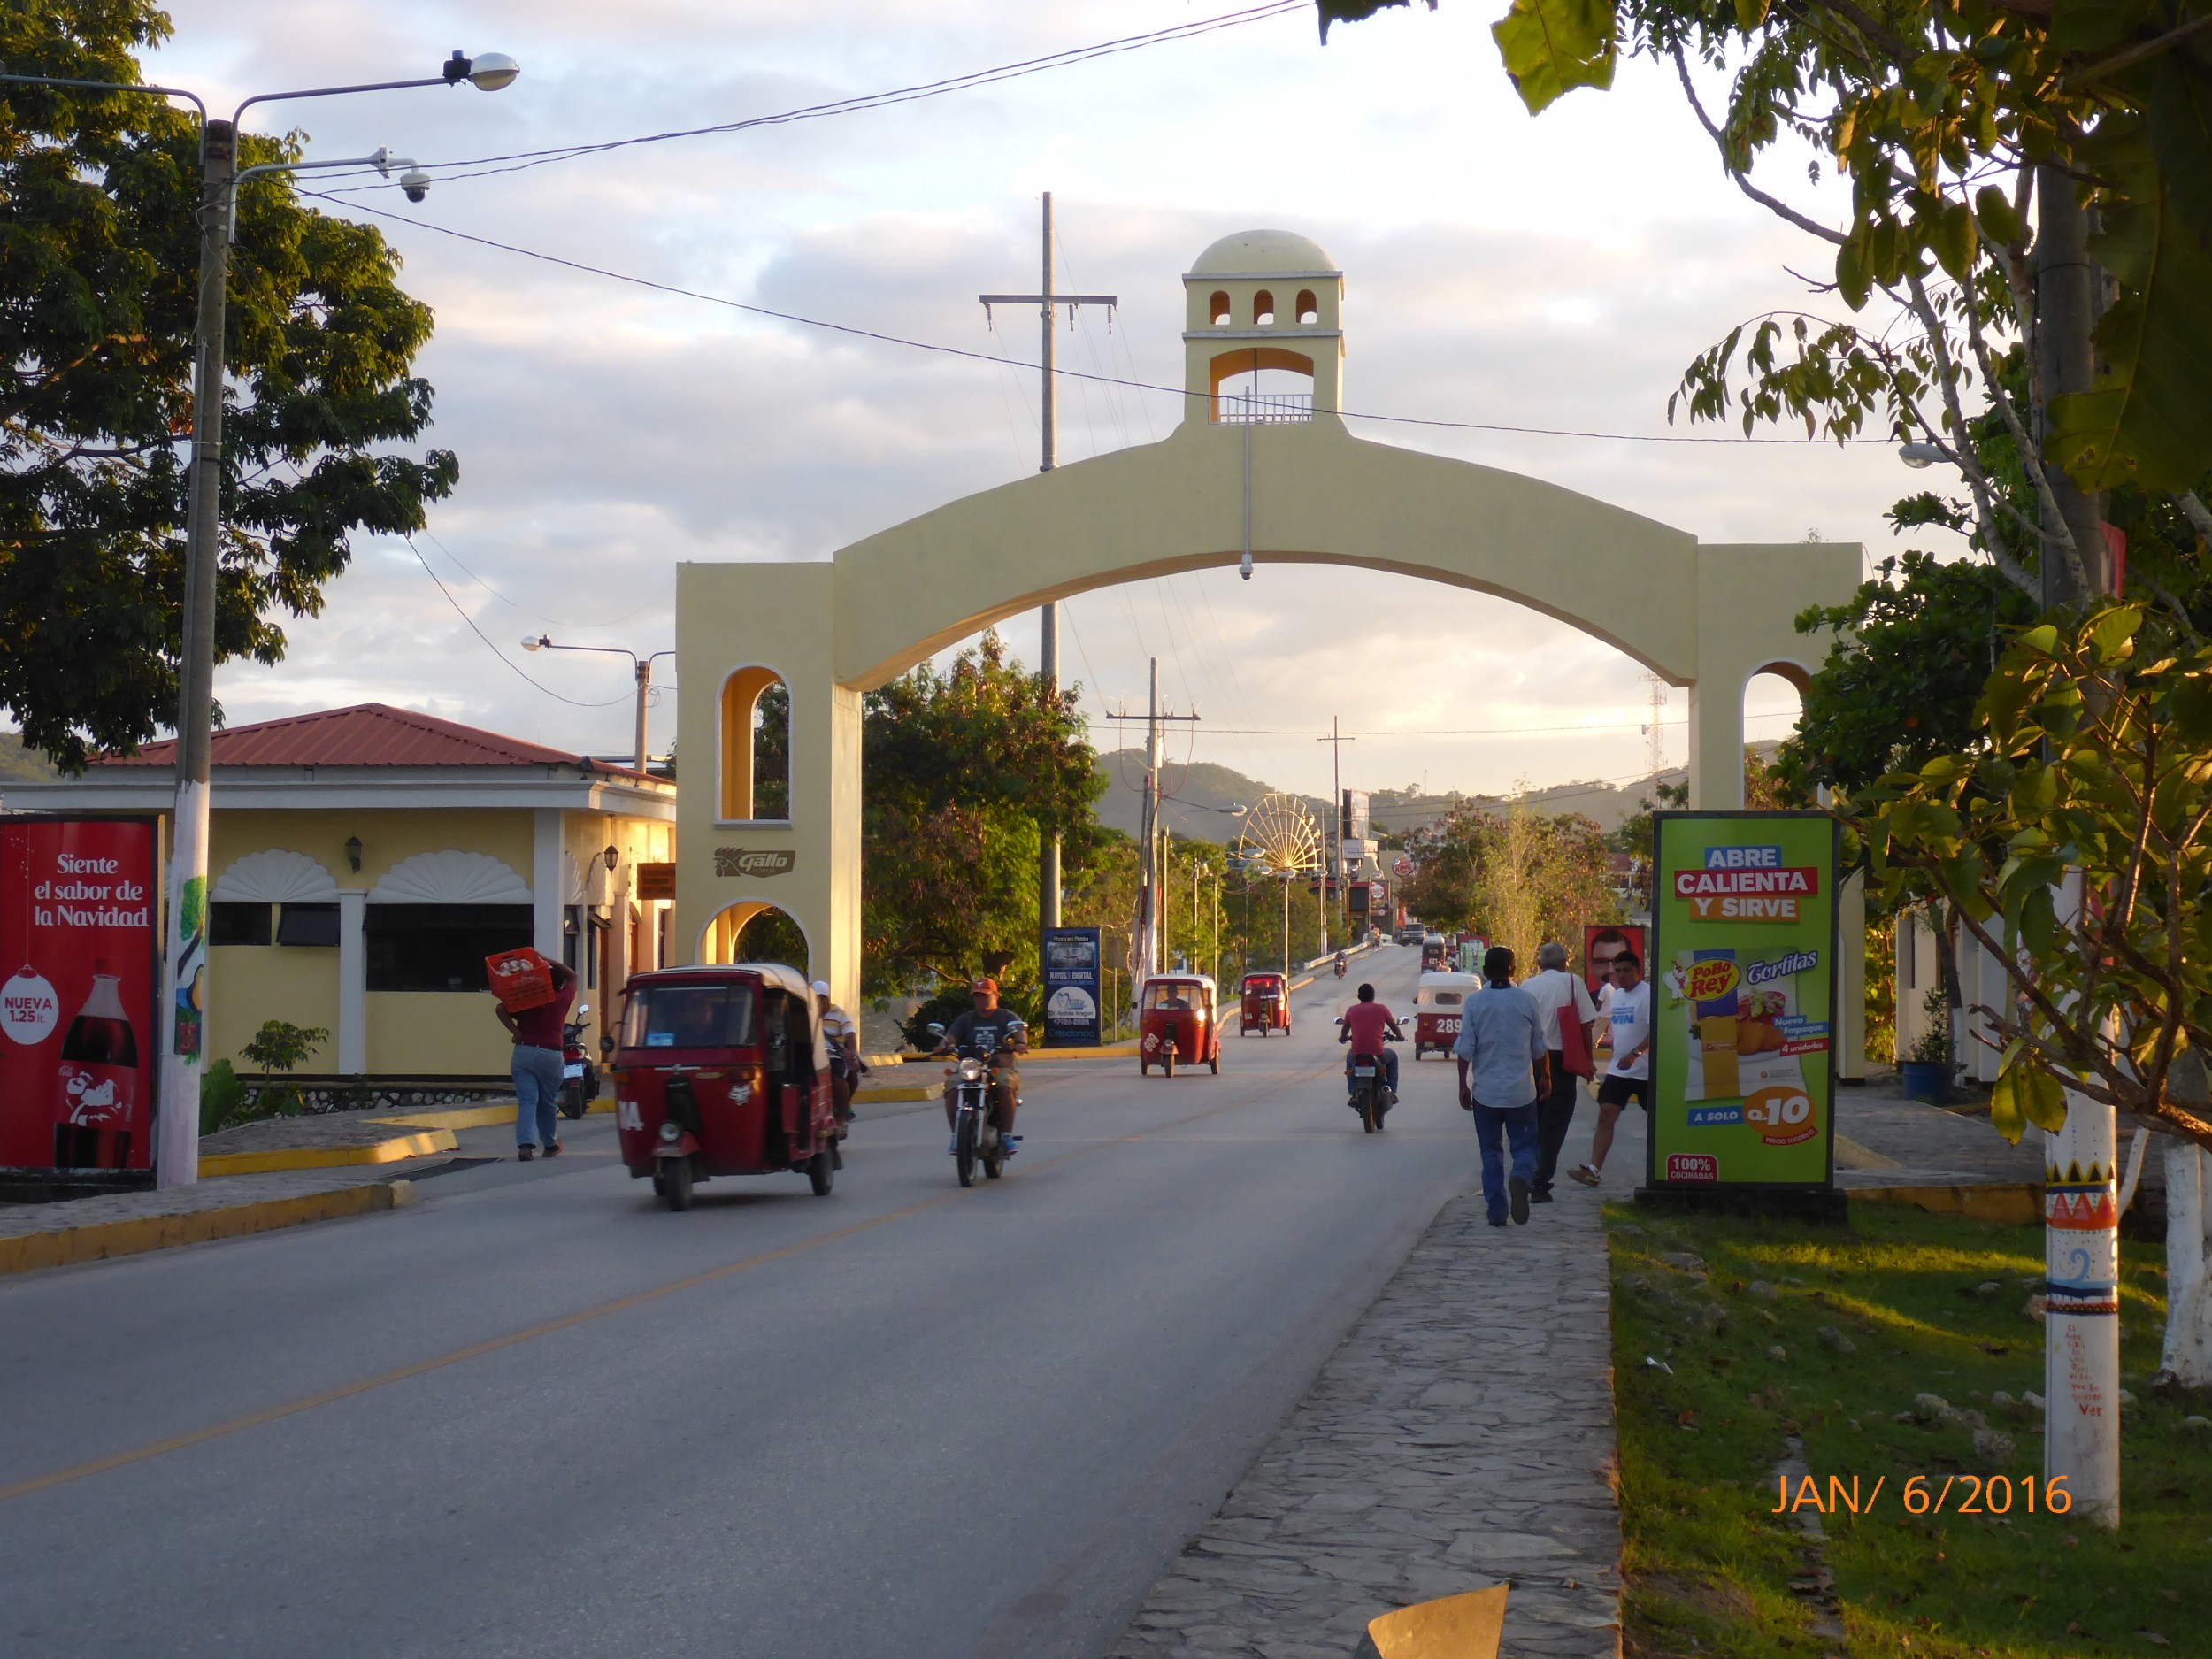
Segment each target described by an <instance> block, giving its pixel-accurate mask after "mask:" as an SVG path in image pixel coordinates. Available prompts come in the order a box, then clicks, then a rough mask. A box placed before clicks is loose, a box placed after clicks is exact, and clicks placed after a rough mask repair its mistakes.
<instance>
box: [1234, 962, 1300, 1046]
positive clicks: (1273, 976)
mask: <svg viewBox="0 0 2212 1659" xmlns="http://www.w3.org/2000/svg"><path fill="white" fill-rule="evenodd" d="M1240 1001H1241V1003H1242V1006H1241V1008H1240V1010H1239V1013H1238V1025H1237V1034H1238V1035H1239V1036H1240V1037H1248V1036H1250V1035H1251V1034H1252V1033H1254V1032H1258V1033H1260V1035H1261V1036H1263V1037H1264V1036H1266V1035H1267V1033H1269V1032H1271V1031H1279V1032H1283V1033H1288V1032H1289V1030H1290V981H1289V979H1286V977H1285V976H1283V975H1282V974H1279V973H1248V974H1246V975H1245V976H1244V984H1243V987H1242V988H1241V998H1240Z"/></svg>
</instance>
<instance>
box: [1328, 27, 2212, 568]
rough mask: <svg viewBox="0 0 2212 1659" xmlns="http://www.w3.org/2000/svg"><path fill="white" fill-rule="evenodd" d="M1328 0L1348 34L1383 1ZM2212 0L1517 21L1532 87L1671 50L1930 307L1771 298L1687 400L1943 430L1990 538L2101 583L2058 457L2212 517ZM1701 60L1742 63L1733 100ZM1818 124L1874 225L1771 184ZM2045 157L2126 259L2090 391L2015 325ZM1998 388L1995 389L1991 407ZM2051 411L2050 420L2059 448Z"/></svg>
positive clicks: (1731, 67)
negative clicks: (2050, 379)
mask: <svg viewBox="0 0 2212 1659" xmlns="http://www.w3.org/2000/svg"><path fill="white" fill-rule="evenodd" d="M1317 6H1318V9H1319V12H1320V15H1321V18H1322V21H1323V26H1324V30H1325V29H1326V26H1327V24H1328V23H1329V22H1331V21H1333V20H1338V19H1344V20H1355V19H1359V18H1362V17H1366V16H1369V15H1371V14H1372V13H1373V12H1376V11H1379V10H1380V9H1382V6H1381V4H1371V3H1370V0H1317ZM2203 24H2204V19H2203V15H2202V8H2201V4H2199V0H2057V4H2055V5H2053V4H2047V3H2044V4H2038V3H2036V0H2006V3H2005V4H1994V3H1993V0H1802V3H1800V0H1790V3H1789V4H1770V3H1769V0H1511V6H1510V10H1509V12H1508V13H1507V15H1506V17H1505V18H1504V19H1502V20H1501V21H1500V22H1499V24H1498V25H1497V26H1496V28H1495V30H1494V34H1495V35H1496V38H1497V41H1498V45H1499V50H1500V52H1501V55H1502V58H1503V60H1504V64H1505V67H1506V69H1507V71H1508V72H1509V73H1510V74H1511V75H1512V77H1513V79H1514V82H1515V85H1516V86H1517V88H1518V89H1519V91H1520V94H1521V96H1522V99H1523V101H1524V102H1525V104H1527V105H1528V107H1529V109H1530V110H1531V111H1541V110H1543V109H1544V108H1546V107H1547V106H1548V105H1549V104H1551V103H1552V102H1554V101H1555V99H1557V98H1559V97H1560V96H1563V95H1564V94H1565V93H1566V92H1568V91H1570V90H1571V89H1573V88H1577V87H1600V88H1602V87H1605V86H1607V85H1609V83H1610V81H1611V78H1612V72H1613V65H1614V62H1615V60H1616V58H1617V55H1618V54H1619V53H1621V52H1623V51H1627V52H1630V53H1633V54H1635V55H1638V56H1642V57H1647V58H1654V59H1656V60H1659V61H1661V62H1665V63H1671V64H1672V65H1674V67H1675V68H1676V70H1677V72H1678V75H1679V78H1680V80H1681V83H1682V88H1683V92H1684V96H1685V97H1686V99H1687V101H1688V102H1689V104H1691V107H1692V108H1693V110H1694V112H1695V113H1696V116H1697V118H1698V119H1699V121H1700V122H1701V124H1702V125H1703V126H1704V127H1705V129H1706V131H1707V132H1708V134H1709V135H1710V136H1711V138H1712V140H1713V142H1714V144H1715V146H1716V148H1717V150H1718V152H1719V157H1720V160H1721V163H1722V165H1723V167H1724V169H1725V171H1726V172H1727V173H1728V174H1729V175H1730V177H1732V179H1733V180H1735V181H1736V182H1737V184H1738V185H1739V187H1740V188H1741V189H1742V190H1743V191H1744V193H1745V194H1746V195H1747V196H1750V197H1751V198H1752V199H1753V200H1755V201H1757V202H1759V203H1760V204H1763V206H1765V207H1767V208H1769V209H1770V210H1771V211H1773V212H1775V213H1777V214H1778V215H1779V216H1780V217H1781V218H1783V219H1786V220H1787V221H1788V222H1790V223H1791V224H1793V225H1794V226H1796V227H1799V228H1800V229H1801V230H1804V231H1806V232H1807V233H1809V234H1812V235H1814V236H1816V237H1818V238H1819V239H1821V240H1822V241H1824V242H1827V243H1828V244H1830V246H1831V247H1832V249H1833V250H1834V261H1835V266H1834V269H1835V287H1834V290H1833V291H1834V292H1835V293H1836V294H1837V295H1838V296H1839V297H1840V299H1841V300H1842V301H1843V303H1844V305H1845V306H1846V307H1847V309H1848V311H1851V312H1853V313H1861V312H1864V311H1866V308H1867V306H1868V305H1869V303H1870V301H1871V300H1872V299H1874V298H1875V297H1876V296H1882V297H1883V298H1885V299H1886V301H1887V302H1888V303H1890V305H1893V306H1894V307H1895V308H1897V309H1898V310H1899V311H1901V312H1903V313H1904V314H1905V315H1906V316H1908V317H1909V319H1911V320H1912V323H1913V324H1914V326H1912V327H1910V328H1906V329H1898V328H1895V327H1893V326H1892V325H1891V322H1890V319H1889V318H1888V317H1887V316H1886V315H1878V316H1876V317H1874V318H1872V319H1870V321H1868V322H1867V323H1865V324H1864V325H1862V324H1861V323H1860V322H1859V321H1857V320H1855V319H1838V318H1833V317H1824V316H1820V315H1816V314H1813V313H1809V312H1806V313H1797V314H1786V315H1785V314H1777V315H1769V316H1765V317H1761V318H1756V319H1752V320H1750V321H1748V322H1747V323H1745V324H1743V325H1742V326H1739V327H1738V328H1736V329H1734V330H1733V331H1732V332H1731V333H1730V334H1728V335H1727V336H1726V337H1725V338H1724V340H1722V341H1721V342H1719V343H1718V344H1717V345H1716V346H1714V347H1713V348H1712V349H1710V350H1709V351H1708V352H1706V353H1704V354H1703V355H1702V356H1701V357H1699V358H1698V359H1697V360H1696V361H1695V362H1694V364H1693V365H1691V367H1690V369H1689V371H1688V372H1687V373H1686V375H1685V377H1684V380H1683V384H1682V387H1681V388H1680V390H1679V391H1678V394H1677V398H1676V400H1675V402H1674V403H1671V409H1672V408H1673V407H1683V408H1686V411H1687V412H1688V414H1689V415H1690V417H1691V418H1692V419H1709V420H1725V419H1740V421H1741V423H1742V424H1743V426H1744V427H1745V429H1746V430H1747V431H1748V430H1750V429H1751V428H1752V427H1754V426H1756V425H1757V424H1759V423H1760V422H1763V421H1785V420H1786V421H1795V422H1801V423H1802V424H1803V426H1804V427H1805V429H1806V431H1807V432H1808V433H1809V434H1811V433H1816V432H1817V433H1825V434H1829V435H1831V436H1833V437H1836V438H1839V439H1840V438H1846V437H1849V436H1852V435H1855V434H1859V433H1861V432H1863V431H1866V430H1869V429H1876V430H1886V431H1887V432H1888V433H1890V434H1892V435H1893V436H1894V437H1896V438H1899V439H1902V440H1911V441H1916V442H1933V443H1935V444H1936V445H1938V446H1939V448H1941V449H1943V450H1944V451H1945V452H1946V454H1947V456H1948V457H1951V458H1952V459H1954V460H1955V462H1956V464H1957V465H1959V466H1960V467H1961V468H1962V471H1963V472H1965V474H1966V477H1967V481H1968V484H1969V486H1970V492H1971V495H1972V512H1973V516H1974V518H1975V521H1976V525H1977V528H1978V533H1979V534H1980V537H1981V540H1982V541H1983V543H1984V549H1985V551H1986V552H1987V553H1988V554H1989V556H1990V557H1991V558H1992V559H1993V561H1994V562H1995V563H1996V564H1997V565H1998V567H1999V568H2000V569H2001V571H2002V572H2004V573H2005V574H2006V575H2007V576H2008V578H2009V579H2010V580H2013V581H2015V582H2016V584H2018V585H2019V586H2020V587H2021V588H2023V589H2024V590H2025V591H2030V592H2032V591H2034V589H2035V586H2036V583H2035V579H2034V577H2033V575H2032V572H2031V570H2030V568H2029V567H2028V566H2027V565H2024V563H2023V562H2022V561H2021V560H2019V559H2018V558H2017V557H2014V556H2013V552H2012V546H2011V544H2012V543H2013V542H2014V541H2017V540H2019V539H2022V538H2023V537H2024V539H2026V540H2027V541H2030V542H2031V543H2032V544H2033V545H2035V546H2036V547H2037V548H2039V549H2043V548H2044V546H2045V543H2046V542H2047V544H2048V545H2047V551H2048V552H2049V553H2050V554H2051V555H2052V556H2054V557H2057V558H2058V559H2059V560H2061V562H2062V564H2063V565H2065V566H2066V567H2067V568H2068V570H2069V572H2070V580H2071V584H2072V587H2073V589H2074V590H2075V591H2084V590H2086V589H2087V588H2089V586H2090V584H2089V582H2088V581H2087V580H2086V570H2087V568H2088V564H2089V563H2093V562H2094V561H2095V560H2096V559H2097V558H2099V557H2101V549H2084V548H2081V547H2078V546H2077V545H2076V544H2075V541H2074V538H2073V534H2072V532H2070V530H2068V529H2066V528H2065V527H2064V526H2063V525H2062V523H2061V522H2059V519H2060V515H2059V513H2058V511H2055V496H2054V495H2053V493H2052V491H2053V480H2052V475H2051V473H2050V472H2048V471H2047V467H2046V463H2048V464H2049V465H2051V466H2055V467H2057V468H2062V469H2063V470H2064V472H2066V473H2067V474H2068V475H2069V476H2070V478H2071V479H2072V480H2073V481H2074V482H2075V483H2076V484H2077V485H2078V487H2079V488H2082V489H2084V490H2087V491H2098V490H2105V489H2112V488H2119V487H2123V486H2136V487H2139V488H2144V489H2146V490H2149V491H2153V492H2159V493H2164V494H2168V495H2171V496H2172V497H2173V499H2174V504H2175V505H2176V507H2177V508H2178V509H2179V510H2180V511H2183V512H2185V514H2186V515H2187V516H2188V518H2189V519H2190V520H2191V522H2192V523H2193V526H2194V528H2195V530H2196V531H2197V533H2198V534H2201V535H2212V513H2208V512H2207V510H2206V509H2205V507H2204V505H2203V503H2202V501H2201V499H2200V496H2199V495H2197V494H2196V493H2195V487H2196V485H2197V484H2198V482H2199V480H2201V479H2202V478H2203V477H2204V475H2205V473H2206V472H2207V471H2208V470H2212V398H2207V397H2206V396H2204V388H2205V387H2206V386H2207V385H2208V384H2212V30H2208V29H2207V28H2206V27H2204V26H2203ZM1698 67H1701V68H1702V69H1703V70H1705V71H1707V72H1710V71H1715V70H1717V71H1722V72H1724V73H1726V74H1727V76H1728V78H1729V79H1728V86H1727V90H1726V95H1725V103H1724V107H1722V108H1720V109H1719V110H1717V111H1711V112H1709V111H1708V110H1707V109H1706V107H1705V104H1704V102H1703V101H1702V99H1701V96H1700V94H1699V91H1698V77H1697V73H1695V69H1696V68H1698ZM1792 145H1804V146H1809V147H1810V148H1811V149H1812V150H1815V151H1816V153H1817V154H1819V155H1822V156H1824V157H1827V158H1828V160H1829V164H1830V165H1832V166H1833V167H1834V168H1835V169H1836V170H1837V171H1838V172H1839V173H1842V174H1844V175H1845V176H1847V178H1848V179H1849V180H1850V182H1851V186H1852V193H1851V211H1850V215H1849V219H1848V221H1847V223H1845V224H1842V225H1839V226H1838V225H1829V224H1825V223H1823V222H1822V221H1821V220H1820V219H1818V218H1816V216H1814V215H1812V214H1809V213H1807V212H1804V211H1800V210H1799V209H1797V208H1795V207H1793V206H1791V205H1790V204H1788V203H1787V202H1786V201H1784V200H1783V199H1781V198H1780V197H1778V196H1775V195H1773V194H1772V193H1771V192H1770V191H1769V190H1768V189H1766V188H1762V187H1761V186H1759V185H1756V184H1755V183H1753V181H1752V178H1751V173H1752V171H1753V167H1754V165H1755V163H1756V162H1757V161H1759V160H1760V159H1761V158H1762V157H1765V156H1768V155H1769V154H1770V153H1771V152H1775V151H1777V149H1778V147H1786V146H1792ZM1820 165H1821V164H1820V163H1819V162H1817V161H1816V162H1815V163H1814V164H1813V166H1814V169H1815V171H1816V173H1817V170H1818V168H1819V166H1820ZM2039 169H2047V170H2050V171H2047V172H2044V173H2041V174H2040V176H2042V177H2044V178H2046V179H2048V178H2052V177H2062V178H2063V179H2066V180H2072V181H2073V182H2072V183H2070V184H2062V186H2061V187H2060V188H2073V189H2076V190H2078V192H2079V193H2082V194H2084V195H2085V196H2086V197H2087V200H2088V203H2089V205H2090V206H2091V207H2092V208H2093V210H2094V212H2095V218H2094V221H2093V222H2094V224H2095V226H2096V228H2095V229H2094V230H2093V234H2092V237H2091V243H2090V255H2091V257H2092V258H2093V260H2094V261H2096V262H2097V263H2098V264H2099V265H2101V266H2102V267H2103V269H2104V270H2105V271H2106V272H2107V273H2109V274H2110V276H2111V277H2112V278H2113V279H2114V280H2115V282H2116V297H2115V301H2114V303H2112V304H2111V306H2110V307H2109V309H2108V310H2107V311H2105V312H2104V314H2103V317H2102V319H2101V322H2099V323H2098V324H2097V326H2096V334H2095V346H2096V349H2097V353H2098V357H2099V360H2100V365H2101V368H2100V373H2099V376H2098V379H2097V380H2096V383H2095V385H2094V386H2093V388H2091V389H2089V390H2088V391H2085V392H2078V393H2073V394H2070V395H2066V396H2052V395H2050V393H2048V392H2047V390H2046V388H2044V387H2043V386H2042V385H2041V384H2040V381H2039V379H2032V378H2028V377H2022V378H2021V379H2020V380H2018V382H2017V383H2016V386H2015V387H2010V388H2008V385H2007V384H2006V380H2007V369H2008V346H2009V344H2010V342H2018V341H2024V340H2025V339H2027V338H2028V337H2030V335H2031V334H2032V327H2033V324H2034V319H2035V310H2036V301H2035V296H2034V294H2033V291H2032V285H2033V280H2034V272H2035V265H2034V256H2035V250H2034V247H2033V245H2032V230H2031V226H2032V223H2035V222H2040V220H2041V219H2043V218H2045V217H2047V214H2048V212H2049V210H2050V206H2051V204H2050V203H2049V202H2047V201H2046V202H2042V203H2038V202H2037V201H2036V199H2035V193H2036V191H2037V189H2039V188H2043V187H2042V186H2039V184H2038V183H2037V180H2038V178H2039ZM1976 387H1978V388H1979V396H1980V398H1982V399H1984V400H1985V401H1986V403H1987V410H1986V411H1981V410H1978V409H1974V408H1971V407H1970V391H1971V389H1972V388H1976ZM1984 413H1987V414H1988V415H1991V416H1993V417H1994V418H1995V419H1997V420H1999V421H2001V424H2002V426H2003V427H2004V429H2005V430H2006V432H2007V433H2008V434H2009V435H2010V437H2011V439H2012V440H2013V442H2014V443H2015V445H2016V451H2017V454H2018V457H2019V464H2020V467H2021V471H2022V472H2023V474H2024V480H2025V482H2026V484H2027V485H2028V487H2029V493H2030V499H2031V500H2032V502H2033V503H2037V504H2038V505H2039V507H2041V508H2043V509H2044V511H2041V512H2040V513H2039V514H2030V515H2025V516H2023V515H2021V514H2019V513H2018V511H2017V508H2016V505H2015V504H2014V503H2012V502H2010V501H2008V500H2007V499H2005V494H2006V492H2005V491H2004V489H2003V488H2002V485H2003V480H2001V479H1998V478H1993V476H1992V475H1991V474H1990V473H1989V472H1986V471H1985V469H1984V467H1983V466H1982V465H1981V463H1980V457H1978V454H1977V450H1976V445H1975V442H1974V434H1973V431H1972V430H1971V428H1972V426H1973V423H1974V421H1975V419H1977V418H1978V417H1979V416H1981V415H1982V414H1984ZM2031 432H2044V433H2047V434H2048V436H2047V443H2046V445H2045V447H2044V448H2043V449H2036V448H2034V447H2033V446H2032V445H2031V443H2030V442H2029V434H2030V433H2031ZM2042 526H2051V527H2050V528H2049V530H2048V531H2047V532H2046V530H2045V529H2044V528H2043V527H2042ZM2008 531H2009V532H2013V533H2016V534H2006V532H2008ZM2085 561H2087V562H2088V563H2085Z"/></svg>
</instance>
